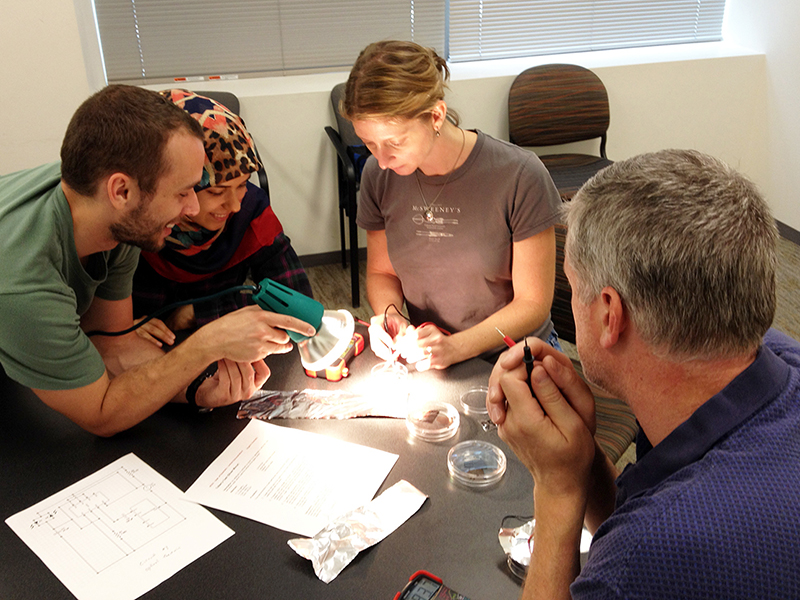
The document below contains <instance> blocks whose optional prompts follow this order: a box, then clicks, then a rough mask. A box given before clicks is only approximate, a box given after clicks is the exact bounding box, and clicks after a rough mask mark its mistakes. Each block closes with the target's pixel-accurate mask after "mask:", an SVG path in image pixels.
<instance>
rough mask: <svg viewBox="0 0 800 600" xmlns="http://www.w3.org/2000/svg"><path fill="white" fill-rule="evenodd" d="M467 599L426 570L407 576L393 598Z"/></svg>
mask: <svg viewBox="0 0 800 600" xmlns="http://www.w3.org/2000/svg"><path fill="white" fill-rule="evenodd" d="M445 599H446V600H469V598H467V597H466V596H463V595H461V594H459V593H458V592H454V591H453V590H451V589H450V588H449V587H446V586H445V585H444V584H443V583H442V580H441V579H439V578H438V577H436V575H431V574H430V573H428V572H427V571H417V572H416V573H414V574H413V575H412V576H411V577H409V578H408V583H407V584H406V586H405V587H404V588H403V591H402V592H398V593H397V594H396V595H395V597H394V600H445Z"/></svg>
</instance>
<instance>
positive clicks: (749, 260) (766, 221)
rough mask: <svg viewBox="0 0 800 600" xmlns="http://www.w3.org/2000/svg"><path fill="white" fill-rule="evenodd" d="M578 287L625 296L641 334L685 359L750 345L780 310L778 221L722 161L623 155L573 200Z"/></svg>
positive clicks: (591, 293) (571, 245)
mask: <svg viewBox="0 0 800 600" xmlns="http://www.w3.org/2000/svg"><path fill="white" fill-rule="evenodd" d="M565 214H566V224H567V228H568V233H567V242H566V254H567V257H568V260H569V263H570V266H571V267H572V269H573V271H574V272H575V274H576V275H577V279H578V283H577V288H579V289H575V290H573V291H574V292H575V293H576V294H577V295H578V298H579V299H580V300H581V301H582V302H583V303H589V302H591V300H592V299H593V298H594V297H596V295H597V294H598V293H599V292H600V291H601V290H602V289H603V288H604V287H605V286H610V287H612V288H614V289H615V290H616V291H617V292H618V293H619V294H620V296H621V298H622V301H623V303H624V305H625V308H626V309H627V311H628V312H629V315H630V318H631V320H632V322H633V323H634V325H635V326H636V328H637V330H638V332H639V334H640V335H641V336H642V339H643V340H644V341H645V342H647V343H648V344H650V345H651V346H652V347H653V348H654V349H655V350H657V351H659V352H665V353H666V354H668V355H670V356H671V357H673V358H674V359H676V360H685V359H691V358H728V357H733V356H738V355H741V354H743V353H746V352H751V351H752V350H753V349H754V348H757V347H758V345H759V344H760V343H761V339H762V337H763V336H764V333H765V332H766V331H767V329H768V328H769V327H770V326H771V324H772V320H773V318H774V316H775V303H776V299H775V263H776V254H775V252H776V249H775V247H776V242H777V235H778V233H777V229H776V227H775V221H774V219H773V217H772V215H771V213H770V210H769V207H768V206H767V204H766V202H765V201H764V199H763V198H762V197H761V194H760V193H759V192H758V190H757V189H756V186H755V185H754V184H753V183H752V182H751V181H750V180H748V179H747V178H746V177H744V176H743V175H741V174H739V173H737V172H736V171H734V170H733V169H731V168H730V167H728V166H727V165H725V164H724V163H722V162H721V161H719V160H717V159H715V158H712V157H710V156H707V155H705V154H702V153H700V152H696V151H691V150H664V151H661V152H654V153H650V154H642V155H639V156H635V157H633V158H631V159H628V160H624V161H621V162H617V163H614V164H613V165H611V166H610V167H608V168H606V169H604V170H603V171H601V172H600V173H598V174H597V175H596V176H595V177H593V178H592V179H591V180H589V181H588V182H587V183H586V184H585V185H584V186H583V187H582V188H581V189H580V191H579V192H578V193H577V194H576V195H575V198H574V199H573V200H572V201H571V202H569V203H567V204H566V205H565Z"/></svg>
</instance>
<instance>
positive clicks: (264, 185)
mask: <svg viewBox="0 0 800 600" xmlns="http://www.w3.org/2000/svg"><path fill="white" fill-rule="evenodd" d="M195 93H196V94H198V95H199V96H205V97H206V98H211V99H212V100H215V101H217V102H219V103H220V104H222V106H224V107H225V108H227V109H228V110H229V111H231V112H232V113H234V114H236V115H239V116H241V113H240V112H239V108H240V106H239V98H237V97H236V95H235V94H232V93H231V92H216V91H214V92H195ZM248 131H249V130H248ZM250 137H253V134H252V133H251V134H250ZM253 151H254V152H255V153H256V157H257V158H258V162H260V163H261V168H260V169H259V170H258V172H257V175H258V185H260V186H261V189H262V190H264V191H265V192H266V193H267V197H269V180H268V179H267V171H266V169H265V168H264V161H263V160H261V157H260V156H259V154H258V148H256V140H255V138H253Z"/></svg>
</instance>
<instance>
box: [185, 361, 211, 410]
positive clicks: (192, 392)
mask: <svg viewBox="0 0 800 600" xmlns="http://www.w3.org/2000/svg"><path fill="white" fill-rule="evenodd" d="M216 372H217V363H216V362H213V363H211V364H210V365H208V366H207V367H206V368H205V370H204V371H203V372H202V373H200V375H198V376H197V377H196V378H195V379H194V381H192V383H190V384H189V387H187V388H186V402H188V403H189V406H191V407H193V408H194V409H195V410H197V412H208V411H210V410H211V409H210V408H204V407H201V406H197V399H196V398H195V396H196V395H197V389H198V388H199V387H200V386H201V385H202V383H203V382H204V381H205V380H206V379H208V378H209V377H212V376H213V375H214V373H216Z"/></svg>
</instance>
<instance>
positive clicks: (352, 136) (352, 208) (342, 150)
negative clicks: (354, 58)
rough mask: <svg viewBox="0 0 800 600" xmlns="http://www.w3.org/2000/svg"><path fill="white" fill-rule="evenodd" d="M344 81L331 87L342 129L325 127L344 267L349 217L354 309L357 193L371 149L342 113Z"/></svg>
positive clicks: (356, 303) (356, 304) (357, 300)
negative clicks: (335, 180) (333, 171)
mask: <svg viewBox="0 0 800 600" xmlns="http://www.w3.org/2000/svg"><path fill="white" fill-rule="evenodd" d="M344 87H345V84H344V83H340V84H338V85H336V86H334V88H333V89H332V90H331V106H332V107H333V114H334V116H335V117H336V124H337V127H338V128H339V130H338V131H337V130H336V129H334V128H333V127H330V126H328V127H325V133H326V134H328V137H329V138H330V140H331V143H332V144H333V147H334V148H335V149H336V172H337V178H338V187H339V239H340V241H341V246H342V268H347V245H346V243H345V227H344V220H345V217H347V219H348V237H349V238H350V285H351V295H352V300H353V308H358V307H359V306H360V304H361V302H360V294H359V288H358V276H359V274H358V263H359V259H358V226H357V225H356V212H357V210H358V204H357V201H356V194H357V192H358V189H359V187H360V186H361V170H362V169H363V168H364V163H365V162H366V160H367V158H368V157H369V154H370V152H369V150H367V147H366V146H364V142H362V141H361V139H360V138H359V137H358V136H357V135H356V132H355V130H354V129H353V124H352V123H350V121H348V120H347V119H345V118H344V117H343V116H342V115H340V114H339V100H340V99H341V98H342V96H343V95H344Z"/></svg>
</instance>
